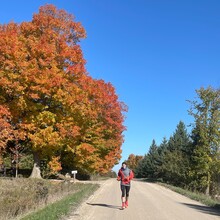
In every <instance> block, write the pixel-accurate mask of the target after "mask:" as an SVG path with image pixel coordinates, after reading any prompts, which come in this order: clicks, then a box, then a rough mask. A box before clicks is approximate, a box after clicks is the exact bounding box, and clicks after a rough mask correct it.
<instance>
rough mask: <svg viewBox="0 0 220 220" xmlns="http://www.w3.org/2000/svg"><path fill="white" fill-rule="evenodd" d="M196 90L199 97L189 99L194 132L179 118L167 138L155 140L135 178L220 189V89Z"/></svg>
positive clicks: (212, 192)
mask: <svg viewBox="0 0 220 220" xmlns="http://www.w3.org/2000/svg"><path fill="white" fill-rule="evenodd" d="M196 93H197V98H196V100H193V101H189V102H190V104H191V107H190V110H189V114H190V115H192V116H193V117H194V123H193V124H191V126H192V130H191V133H190V134H188V133H187V130H186V126H185V124H184V122H182V121H180V122H179V123H178V125H177V127H176V130H175V132H174V133H173V134H172V135H171V136H170V138H169V139H168V140H167V139H166V138H165V137H164V138H163V140H162V142H161V143H160V144H159V145H158V144H157V143H156V142H155V140H153V141H152V144H151V146H150V148H149V152H148V153H147V154H146V155H144V157H143V158H142V159H140V160H139V162H138V163H137V165H136V166H135V168H134V170H135V174H136V177H140V178H156V179H159V178H160V179H161V180H163V181H165V182H168V183H171V184H173V185H175V186H180V187H183V188H187V189H190V190H192V191H198V192H203V193H206V194H209V195H215V194H217V193H219V192H220V186H219V185H220V90H219V89H214V88H212V87H208V88H206V89H205V88H200V89H199V90H196ZM134 157H135V155H134ZM128 160H129V159H128Z"/></svg>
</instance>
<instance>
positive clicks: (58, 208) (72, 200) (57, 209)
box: [21, 184, 98, 220]
mask: <svg viewBox="0 0 220 220" xmlns="http://www.w3.org/2000/svg"><path fill="white" fill-rule="evenodd" d="M97 188H98V184H82V185H81V189H80V191H78V192H76V193H74V194H71V195H69V196H66V197H65V198H63V199H61V200H59V201H57V202H54V203H52V204H49V205H48V206H46V207H44V208H42V209H40V210H38V211H36V212H34V213H31V214H29V215H27V216H25V217H23V218H21V220H42V219H45V220H47V219H48V220H56V219H61V217H64V216H66V215H67V214H68V213H69V212H70V211H73V210H75V209H76V208H77V207H78V205H79V204H80V203H81V202H82V201H83V200H84V199H86V198H88V197H89V196H90V195H91V194H92V193H93V192H94V191H95V190H97Z"/></svg>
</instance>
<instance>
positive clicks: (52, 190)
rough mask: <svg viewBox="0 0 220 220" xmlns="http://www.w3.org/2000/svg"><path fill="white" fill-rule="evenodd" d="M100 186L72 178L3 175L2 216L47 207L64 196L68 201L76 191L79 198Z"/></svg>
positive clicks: (0, 189)
mask: <svg viewBox="0 0 220 220" xmlns="http://www.w3.org/2000/svg"><path fill="white" fill-rule="evenodd" d="M96 187H98V185H97V186H95V185H90V183H86V184H83V183H80V182H79V183H78V182H76V183H71V182H70V181H68V182H65V181H52V180H43V179H42V180H39V179H29V178H17V179H15V178H0V220H10V219H17V218H21V216H22V217H23V216H24V215H25V214H27V213H31V212H33V211H36V210H39V209H43V208H44V207H46V206H50V205H51V204H52V203H56V202H58V201H60V200H62V199H64V198H67V201H68V199H69V197H71V198H72V196H74V195H76V198H77V195H78V196H80V195H81V193H82V195H83V196H82V197H85V196H87V195H89V193H90V190H91V193H92V192H93V191H95V189H96ZM76 201H78V200H77V199H76ZM70 203H71V205H72V204H73V205H75V203H74V199H70ZM76 203H78V202H76ZM71 205H70V206H71ZM66 206H67V205H66ZM52 207H53V206H52ZM50 209H51V208H50ZM53 212H54V211H53ZM41 219H53V218H46V217H45V218H41Z"/></svg>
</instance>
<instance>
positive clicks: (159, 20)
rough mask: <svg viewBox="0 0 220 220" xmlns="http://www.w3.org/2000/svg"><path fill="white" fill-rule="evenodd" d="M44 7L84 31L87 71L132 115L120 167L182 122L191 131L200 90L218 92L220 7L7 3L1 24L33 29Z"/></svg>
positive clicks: (152, 1)
mask: <svg viewBox="0 0 220 220" xmlns="http://www.w3.org/2000/svg"><path fill="white" fill-rule="evenodd" d="M46 3H51V4H54V5H56V6H57V7H58V8H60V9H65V10H66V11H67V12H69V13H71V14H74V15H75V17H76V20H77V21H80V22H81V23H82V24H83V26H84V28H85V29H86V31H87V39H85V40H83V42H82V43H81V45H82V49H83V52H84V57H85V59H86V60H87V65H86V67H87V71H88V72H89V73H90V75H91V76H93V77H94V78H97V79H104V80H105V81H106V82H111V83H112V84H113V85H114V87H115V88H116V92H117V94H118V96H119V99H120V100H121V101H123V102H125V103H126V104H127V105H128V107H129V111H128V113H127V114H126V117H127V118H126V121H125V125H126V126H127V131H126V132H124V136H125V137H124V138H125V142H124V144H123V146H122V150H123V153H122V160H121V162H122V161H123V160H125V159H127V157H128V155H129V154H131V153H134V154H137V155H144V154H145V153H147V151H148V149H149V146H150V145H151V142H152V140H153V139H155V140H156V142H157V144H160V143H161V140H162V138H163V137H164V136H166V137H167V138H169V137H170V135H172V133H173V132H174V131H175V128H176V125H177V124H178V122H179V121H180V120H182V121H183V122H184V123H185V124H186V125H189V123H190V122H192V121H193V118H192V117H191V116H189V115H188V113H187V110H188V109H189V104H188V103H187V102H186V100H187V99H189V100H193V99H194V98H195V96H196V93H195V90H196V89H199V88H200V87H201V86H203V87H207V86H208V85H211V86H213V87H214V88H219V86H220V13H219V12H220V1H219V0H206V1H204V0H184V1H177V0H167V1H164V0H108V1H107V0H62V1H61V0H51V1H49V0H48V1H44V0H38V1H27V0H19V1H15V0H7V1H1V2H0V23H8V22H9V21H11V20H13V21H15V22H22V21H29V20H31V18H32V14H33V13H34V12H37V11H38V8H39V6H42V5H44V4H46ZM118 167H119V165H118V166H116V167H115V169H118Z"/></svg>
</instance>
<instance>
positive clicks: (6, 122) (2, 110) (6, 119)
mask: <svg viewBox="0 0 220 220" xmlns="http://www.w3.org/2000/svg"><path fill="white" fill-rule="evenodd" d="M10 121H11V115H10V112H9V111H8V109H7V107H4V106H2V105H0V165H1V164H2V163H3V153H4V152H5V150H6V146H7V143H8V141H9V140H11V139H12V138H13V129H12V126H11V124H10Z"/></svg>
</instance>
